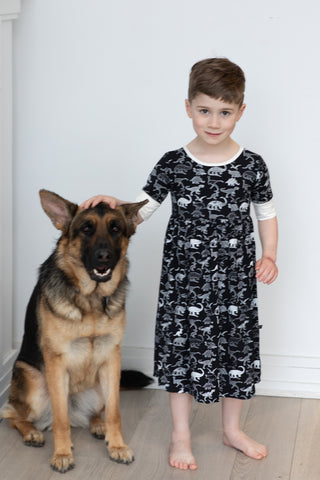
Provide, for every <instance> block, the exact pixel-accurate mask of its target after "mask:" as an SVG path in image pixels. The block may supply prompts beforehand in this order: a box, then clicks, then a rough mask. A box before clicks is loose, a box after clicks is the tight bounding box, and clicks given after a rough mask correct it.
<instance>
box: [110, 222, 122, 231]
mask: <svg viewBox="0 0 320 480" xmlns="http://www.w3.org/2000/svg"><path fill="white" fill-rule="evenodd" d="M120 231H121V228H120V225H118V224H117V223H111V225H110V233H119V232H120Z"/></svg>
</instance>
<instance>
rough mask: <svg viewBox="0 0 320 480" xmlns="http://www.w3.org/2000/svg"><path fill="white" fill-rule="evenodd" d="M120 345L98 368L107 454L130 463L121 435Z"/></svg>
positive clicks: (131, 455) (127, 450) (128, 453)
mask: <svg viewBox="0 0 320 480" xmlns="http://www.w3.org/2000/svg"><path fill="white" fill-rule="evenodd" d="M120 364H121V353H120V346H119V345H117V346H116V347H115V349H114V350H113V351H112V352H111V354H110V356H109V358H108V360H107V361H106V362H105V364H104V365H103V366H102V367H101V368H100V370H99V380H100V385H101V388H102V392H103V396H104V399H105V412H106V437H105V440H106V444H107V446H108V452H109V456H110V458H111V459H112V460H115V461H116V462H119V463H131V462H133V460H134V456H133V452H132V450H131V448H129V447H128V445H126V444H125V443H124V440H123V437H122V428H121V417H120V405H119V400H120V398H119V390H120Z"/></svg>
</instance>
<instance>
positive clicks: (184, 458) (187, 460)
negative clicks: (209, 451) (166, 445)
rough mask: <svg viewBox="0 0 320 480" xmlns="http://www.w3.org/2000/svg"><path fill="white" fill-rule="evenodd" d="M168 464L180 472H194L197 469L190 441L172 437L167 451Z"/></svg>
mask: <svg viewBox="0 0 320 480" xmlns="http://www.w3.org/2000/svg"><path fill="white" fill-rule="evenodd" d="M169 463H170V465H171V467H175V468H179V469H180V470H188V469H190V470H196V469H197V468H198V466H197V464H196V461H195V458H194V456H193V453H192V451H191V442H190V439H186V438H185V437H183V438H179V437H175V438H174V436H173V437H172V442H171V445H170V450H169Z"/></svg>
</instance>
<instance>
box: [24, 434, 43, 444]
mask: <svg viewBox="0 0 320 480" xmlns="http://www.w3.org/2000/svg"><path fill="white" fill-rule="evenodd" d="M23 441H24V444H25V445H27V446H28V447H43V445H44V443H45V440H44V436H43V434H42V433H41V432H39V431H38V430H30V432H28V433H27V434H26V435H25V436H24V437H23Z"/></svg>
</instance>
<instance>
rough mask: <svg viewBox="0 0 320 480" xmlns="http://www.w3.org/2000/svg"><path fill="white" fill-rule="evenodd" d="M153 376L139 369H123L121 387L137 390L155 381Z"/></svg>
mask: <svg viewBox="0 0 320 480" xmlns="http://www.w3.org/2000/svg"><path fill="white" fill-rule="evenodd" d="M153 381H154V380H153V378H151V377H148V376H147V375H145V374H144V373H142V372H138V371H137V370H121V380H120V388H121V389H122V390H137V389H140V388H144V387H147V386H148V385H150V384H151V383H153Z"/></svg>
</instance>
